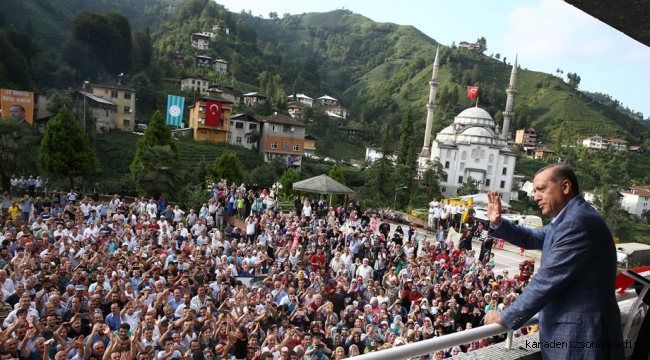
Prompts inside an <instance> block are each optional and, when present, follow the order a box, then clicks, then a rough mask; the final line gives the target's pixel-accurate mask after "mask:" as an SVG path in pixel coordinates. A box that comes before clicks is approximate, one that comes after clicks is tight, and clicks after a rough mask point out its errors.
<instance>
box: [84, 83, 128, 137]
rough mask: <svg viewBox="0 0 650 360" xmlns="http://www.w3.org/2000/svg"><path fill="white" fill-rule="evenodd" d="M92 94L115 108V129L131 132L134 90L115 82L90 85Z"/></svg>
mask: <svg viewBox="0 0 650 360" xmlns="http://www.w3.org/2000/svg"><path fill="white" fill-rule="evenodd" d="M90 86H91V87H92V89H93V90H92V94H93V95H95V96H98V97H101V98H103V99H106V100H108V101H110V102H111V103H113V104H115V105H116V106H117V113H116V114H115V127H114V128H115V129H118V130H124V131H133V127H134V126H135V90H134V89H132V88H130V87H128V86H125V85H121V84H119V83H117V82H115V81H109V82H105V83H101V84H91V85H90Z"/></svg>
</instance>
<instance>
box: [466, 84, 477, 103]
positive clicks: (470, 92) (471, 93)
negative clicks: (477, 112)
mask: <svg viewBox="0 0 650 360" xmlns="http://www.w3.org/2000/svg"><path fill="white" fill-rule="evenodd" d="M477 95H478V86H468V87H467V97H468V98H470V99H472V100H474V99H476V96H477Z"/></svg>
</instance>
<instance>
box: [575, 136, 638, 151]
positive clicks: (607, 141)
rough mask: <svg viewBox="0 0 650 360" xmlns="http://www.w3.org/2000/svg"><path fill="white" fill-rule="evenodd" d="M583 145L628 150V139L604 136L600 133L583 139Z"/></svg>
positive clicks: (594, 147)
mask: <svg viewBox="0 0 650 360" xmlns="http://www.w3.org/2000/svg"><path fill="white" fill-rule="evenodd" d="M582 146H584V147H586V148H590V149H610V148H611V149H613V150H618V151H623V150H627V141H625V140H623V139H618V138H604V137H602V136H599V135H594V136H590V137H588V138H586V139H582Z"/></svg>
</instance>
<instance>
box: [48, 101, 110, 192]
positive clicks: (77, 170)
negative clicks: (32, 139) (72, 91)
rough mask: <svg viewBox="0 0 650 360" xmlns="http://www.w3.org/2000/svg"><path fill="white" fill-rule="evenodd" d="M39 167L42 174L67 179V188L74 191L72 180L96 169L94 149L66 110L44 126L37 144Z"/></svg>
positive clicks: (96, 161) (96, 162) (72, 116)
mask: <svg viewBox="0 0 650 360" xmlns="http://www.w3.org/2000/svg"><path fill="white" fill-rule="evenodd" d="M40 163H41V167H42V168H43V169H44V170H45V171H48V172H50V173H53V174H54V175H56V176H61V177H66V178H68V179H69V180H70V188H74V178H75V177H77V176H87V175H91V174H92V173H93V172H94V171H95V170H96V169H97V165H98V163H99V161H98V160H97V155H96V154H95V149H93V148H92V147H91V146H90V141H88V137H87V136H85V135H84V134H83V130H82V129H81V125H79V121H77V119H76V118H75V117H74V115H72V112H70V110H68V108H67V107H66V106H63V107H62V108H61V110H60V111H59V113H58V115H57V116H56V117H55V118H54V119H53V120H52V121H50V122H49V123H48V124H47V128H46V129H45V135H44V136H43V141H42V142H41V151H40Z"/></svg>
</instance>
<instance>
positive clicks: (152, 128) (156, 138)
mask: <svg viewBox="0 0 650 360" xmlns="http://www.w3.org/2000/svg"><path fill="white" fill-rule="evenodd" d="M155 145H161V146H165V145H169V147H170V148H171V150H172V151H173V152H174V153H175V154H176V155H175V157H174V160H176V161H180V160H181V154H180V152H179V150H178V146H177V145H176V143H175V142H174V138H173V137H172V130H171V129H170V128H169V126H167V124H166V123H165V118H164V117H163V116H162V114H161V113H160V111H156V113H155V114H153V116H152V117H151V121H150V122H149V125H148V126H147V130H145V131H144V136H143V137H141V138H140V139H139V140H138V144H137V145H136V146H137V148H136V150H135V156H134V157H133V162H132V163H131V166H138V165H139V163H140V157H141V156H142V154H143V153H144V151H145V150H146V149H147V148H148V147H152V146H155ZM131 175H132V176H133V180H136V179H135V175H134V174H133V172H132V174H131Z"/></svg>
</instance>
